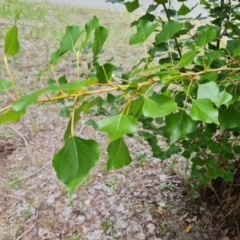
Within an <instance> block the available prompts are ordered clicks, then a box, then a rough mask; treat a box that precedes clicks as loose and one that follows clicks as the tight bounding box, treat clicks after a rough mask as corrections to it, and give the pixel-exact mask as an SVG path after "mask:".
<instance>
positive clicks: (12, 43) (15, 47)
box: [4, 25, 19, 56]
mask: <svg viewBox="0 0 240 240" xmlns="http://www.w3.org/2000/svg"><path fill="white" fill-rule="evenodd" d="M4 52H5V55H6V56H14V55H16V54H17V53H18V52H19V42H18V28H17V26H16V25H14V26H12V27H11V28H10V29H9V30H8V32H7V34H6V37H5V47H4Z"/></svg>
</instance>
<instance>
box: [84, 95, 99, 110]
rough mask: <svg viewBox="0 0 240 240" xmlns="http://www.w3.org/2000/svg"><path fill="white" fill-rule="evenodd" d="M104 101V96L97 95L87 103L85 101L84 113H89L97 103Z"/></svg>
mask: <svg viewBox="0 0 240 240" xmlns="http://www.w3.org/2000/svg"><path fill="white" fill-rule="evenodd" d="M101 102H102V98H101V97H95V98H94V99H92V100H90V101H87V102H86V103H84V104H83V105H82V106H81V110H82V111H83V112H84V113H87V112H88V111H89V110H90V109H91V108H92V107H94V106H96V105H97V104H99V103H101Z"/></svg>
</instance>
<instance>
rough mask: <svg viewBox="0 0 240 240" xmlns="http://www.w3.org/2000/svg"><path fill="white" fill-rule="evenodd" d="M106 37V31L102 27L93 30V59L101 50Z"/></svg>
mask: <svg viewBox="0 0 240 240" xmlns="http://www.w3.org/2000/svg"><path fill="white" fill-rule="evenodd" d="M107 36H108V29H107V28H105V27H103V26H98V27H97V28H96V29H95V34H94V44H93V47H92V50H93V54H94V57H96V56H97V55H98V54H99V53H100V52H101V50H102V47H103V44H104V42H105V41H106V39H107Z"/></svg>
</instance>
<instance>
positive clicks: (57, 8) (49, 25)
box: [0, 0, 144, 103]
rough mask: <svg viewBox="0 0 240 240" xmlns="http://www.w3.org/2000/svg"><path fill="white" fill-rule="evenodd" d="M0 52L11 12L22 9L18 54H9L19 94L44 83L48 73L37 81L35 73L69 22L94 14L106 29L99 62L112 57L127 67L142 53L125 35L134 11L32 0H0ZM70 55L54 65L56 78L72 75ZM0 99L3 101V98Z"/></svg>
mask: <svg viewBox="0 0 240 240" xmlns="http://www.w3.org/2000/svg"><path fill="white" fill-rule="evenodd" d="M0 6H1V8H0V16H1V17H0V24H1V29H0V55H3V51H2V50H3V49H4V38H5V34H6V32H7V31H8V29H9V28H10V27H11V26H12V24H13V23H14V16H15V14H16V13H17V12H18V11H19V10H20V9H22V12H21V14H20V19H19V21H18V23H17V25H18V29H19V41H20V53H19V54H17V55H16V56H14V57H9V58H8V61H9V66H10V71H11V73H12V75H13V78H14V80H15V81H16V82H17V86H18V89H19V91H20V94H21V95H24V94H27V93H30V92H33V91H35V90H37V89H41V88H43V87H44V86H46V82H47V81H48V80H49V79H50V78H52V77H53V76H52V73H51V72H50V71H49V72H47V73H45V74H44V75H43V77H42V79H41V81H40V82H38V81H37V76H38V73H39V72H40V71H41V70H43V69H45V68H46V67H47V66H49V60H50V56H51V53H52V52H53V51H56V49H57V48H58V47H59V44H60V39H61V37H62V36H63V35H64V33H65V29H66V27H67V26H69V25H80V26H82V27H84V25H85V23H86V22H87V21H89V20H90V19H92V18H93V16H97V17H98V18H99V20H100V24H101V25H104V26H105V27H107V28H108V29H109V37H108V39H107V41H106V43H105V45H104V54H103V55H102V57H101V61H102V62H103V63H104V62H105V61H106V60H107V59H111V58H114V60H113V64H115V65H116V66H120V65H121V66H122V67H123V68H124V69H125V70H129V69H130V66H133V65H134V64H136V63H137V62H138V61H139V59H140V58H142V57H143V56H144V49H143V46H139V45H136V46H130V45H129V44H128V41H129V37H130V36H131V35H132V34H133V33H135V31H136V29H135V28H130V27H129V26H130V23H131V22H133V21H134V20H137V19H138V18H139V15H137V14H129V13H127V12H112V11H106V10H97V9H83V8H80V7H76V6H70V5H69V6H68V5H64V6H63V5H53V4H50V3H47V2H42V3H36V2H33V1H25V0H0ZM74 57H75V56H74V54H72V55H70V54H67V55H66V56H64V58H63V59H61V61H60V62H59V64H58V65H57V66H56V71H57V72H58V77H60V76H61V75H63V74H66V75H67V77H68V79H69V80H71V79H72V78H75V77H76V69H73V68H72V67H71V65H72V61H73V60H75V58H74ZM8 78H9V76H8V74H7V72H6V69H5V66H4V62H3V56H2V57H1V58H0V79H8ZM0 101H1V102H3V103H4V102H6V101H5V99H4V98H3V97H1V99H0Z"/></svg>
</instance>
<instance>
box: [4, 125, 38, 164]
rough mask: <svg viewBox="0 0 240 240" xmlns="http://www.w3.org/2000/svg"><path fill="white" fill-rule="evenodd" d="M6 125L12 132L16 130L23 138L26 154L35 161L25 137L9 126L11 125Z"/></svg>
mask: <svg viewBox="0 0 240 240" xmlns="http://www.w3.org/2000/svg"><path fill="white" fill-rule="evenodd" d="M8 127H9V128H10V129H12V130H13V131H14V132H16V133H17V134H18V135H19V136H20V137H21V138H22V139H23V141H24V143H25V146H26V149H27V153H28V155H29V156H30V157H31V158H32V160H33V161H35V158H34V156H33V154H32V153H31V151H30V148H29V144H28V142H27V140H26V139H25V137H24V136H23V135H22V134H21V133H20V132H19V131H18V130H17V129H15V128H13V127H11V126H8Z"/></svg>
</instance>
